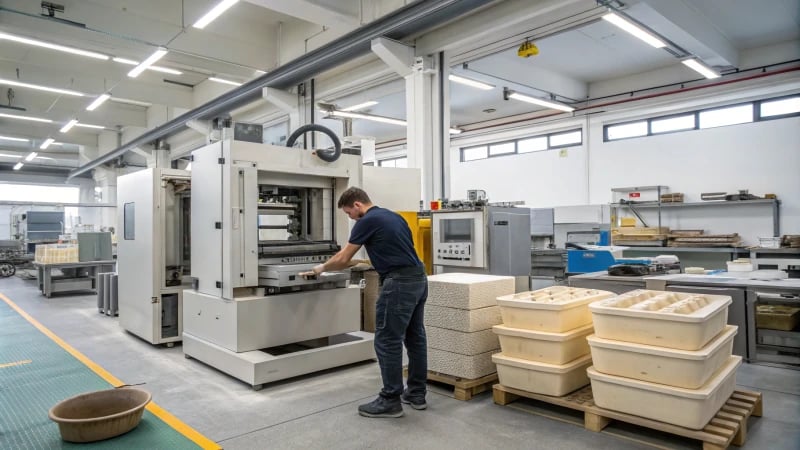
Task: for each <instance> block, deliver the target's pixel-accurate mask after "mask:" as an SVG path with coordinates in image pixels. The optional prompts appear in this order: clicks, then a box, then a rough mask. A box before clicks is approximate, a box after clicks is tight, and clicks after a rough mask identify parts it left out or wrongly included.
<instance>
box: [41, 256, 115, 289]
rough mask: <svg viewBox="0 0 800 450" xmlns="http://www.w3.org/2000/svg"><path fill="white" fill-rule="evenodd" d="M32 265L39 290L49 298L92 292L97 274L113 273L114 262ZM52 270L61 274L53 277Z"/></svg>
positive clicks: (95, 284)
mask: <svg viewBox="0 0 800 450" xmlns="http://www.w3.org/2000/svg"><path fill="white" fill-rule="evenodd" d="M33 265H34V267H36V281H37V283H38V285H39V290H40V291H41V292H42V294H44V295H45V297H48V298H50V297H51V296H52V295H53V293H54V292H68V291H86V290H94V289H95V288H96V286H97V274H98V273H102V272H113V271H114V266H115V265H116V261H114V260H104V261H84V262H68V263H39V262H34V263H33ZM53 269H58V270H60V271H61V273H62V274H61V275H57V276H53Z"/></svg>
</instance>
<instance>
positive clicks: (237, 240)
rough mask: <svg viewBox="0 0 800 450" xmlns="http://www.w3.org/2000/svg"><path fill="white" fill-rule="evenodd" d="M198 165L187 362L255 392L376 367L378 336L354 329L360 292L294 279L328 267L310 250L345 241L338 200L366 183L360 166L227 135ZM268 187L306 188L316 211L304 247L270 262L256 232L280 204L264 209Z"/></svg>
mask: <svg viewBox="0 0 800 450" xmlns="http://www.w3.org/2000/svg"><path fill="white" fill-rule="evenodd" d="M227 132H228V130H227V129H225V130H223V136H226V134H227ZM192 161H193V162H192V205H193V207H192V219H191V221H192V224H191V227H192V233H191V234H192V242H193V243H194V245H193V248H192V264H191V265H192V277H193V278H194V279H195V280H194V283H195V284H194V286H193V287H194V289H191V290H185V291H184V293H183V299H184V304H183V318H184V332H183V351H184V354H185V355H186V356H187V357H191V358H195V359H197V360H199V361H202V362H204V363H206V364H208V365H210V366H213V367H215V368H217V369H218V370H220V371H222V372H225V373H228V374H230V375H232V376H234V377H236V378H239V379H240V380H242V381H245V382H246V383H249V384H251V385H252V386H253V387H254V389H260V387H261V385H262V384H264V383H269V382H272V381H276V380H281V379H285V378H289V377H293V376H297V375H301V374H306V373H311V372H315V371H319V370H323V369H328V368H332V367H337V366H341V365H346V364H351V363H354V362H359V361H365V360H370V359H374V358H375V354H374V349H373V335H372V334H371V333H364V332H361V331H358V330H360V328H361V326H360V325H361V324H360V307H361V306H360V290H359V289H358V287H346V282H344V283H343V282H342V280H339V279H338V278H336V277H334V278H335V279H333V280H331V279H326V278H324V277H323V278H321V279H319V280H312V281H307V280H303V279H302V278H301V277H299V276H297V274H298V273H299V272H301V271H305V270H309V269H310V268H311V267H313V266H314V265H315V264H317V263H318V262H319V261H320V260H323V259H325V256H324V255H320V254H319V253H318V252H317V253H315V252H309V250H308V247H309V246H315V245H316V246H317V247H315V248H320V246H321V248H324V247H325V244H324V242H332V241H333V242H339V243H344V242H347V238H348V234H349V228H350V227H349V222H348V219H347V217H346V216H345V215H344V214H337V211H336V205H335V199H336V198H338V196H339V194H340V193H341V192H342V191H344V190H345V189H346V188H348V187H350V186H358V185H360V182H361V158H360V157H359V156H356V155H347V154H343V155H341V156H340V158H339V159H337V160H336V161H334V162H330V163H329V162H325V161H322V160H321V159H319V158H318V157H316V156H314V155H313V154H312V153H311V152H308V151H303V150H300V149H295V148H287V147H277V146H273V145H267V144H258V143H251V142H241V141H236V140H234V139H231V138H230V137H224V138H223V139H222V140H221V141H218V142H215V143H212V144H209V145H207V146H205V147H203V148H200V149H198V150H195V151H194V152H192ZM264 187H286V188H287V189H288V188H292V189H298V190H301V191H303V192H305V193H308V195H309V196H310V197H309V199H308V201H306V202H305V203H303V204H304V205H311V207H304V208H307V210H306V209H304V210H303V211H302V214H303V217H304V220H306V222H304V223H302V224H301V225H300V229H301V230H302V231H301V233H300V234H302V236H304V237H308V238H309V239H308V241H299V242H286V245H285V246H283V247H285V249H282V246H280V245H279V246H277V248H279V249H281V250H280V251H287V252H288V253H283V254H277V253H274V254H271V255H272V256H271V257H269V258H265V257H264V256H263V253H262V251H263V249H264V242H263V241H260V240H259V232H260V231H261V230H260V229H261V228H272V227H274V226H270V225H260V221H261V218H260V216H261V213H262V211H265V210H269V209H278V208H281V207H284V206H283V205H282V204H266V203H263V202H262V201H260V199H259V197H260V195H261V194H262V191H261V189H262V188H264ZM304 195H305V194H304ZM262 200H263V199H262ZM298 214H299V213H298ZM286 226H289V227H291V226H292V224H291V223H290V224H289V225H285V226H284V227H286ZM294 244H298V245H296V246H294V247H293V245H294ZM293 248H296V249H295V250H292V249H293ZM259 253H262V255H259ZM273 293H274V294H273Z"/></svg>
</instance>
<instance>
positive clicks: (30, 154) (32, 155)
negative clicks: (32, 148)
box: [25, 152, 38, 162]
mask: <svg viewBox="0 0 800 450" xmlns="http://www.w3.org/2000/svg"><path fill="white" fill-rule="evenodd" d="M36 155H38V153H36V152H30V153H28V156H26V157H25V161H28V162H31V161H33V159H34V158H36Z"/></svg>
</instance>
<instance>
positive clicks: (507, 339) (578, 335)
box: [492, 325, 594, 364]
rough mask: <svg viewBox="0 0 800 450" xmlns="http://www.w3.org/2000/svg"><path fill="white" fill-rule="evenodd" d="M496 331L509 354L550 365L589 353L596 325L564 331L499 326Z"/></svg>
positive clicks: (501, 346) (502, 345) (505, 352)
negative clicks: (589, 336)
mask: <svg viewBox="0 0 800 450" xmlns="http://www.w3.org/2000/svg"><path fill="white" fill-rule="evenodd" d="M492 330H493V331H494V333H495V334H496V335H497V336H498V337H499V338H500V348H501V349H502V350H503V355H505V356H510V357H512V358H520V359H525V360H528V361H537V362H543V363H548V364H565V363H568V362H570V361H574V360H575V359H577V358H580V357H581V356H584V355H588V354H589V343H588V342H586V336H588V335H589V334H591V333H592V331H593V330H594V328H593V327H592V326H591V325H586V326H583V327H580V328H576V329H574V330H570V331H567V332H564V333H550V332H547V331H532V330H523V329H520V328H511V327H507V326H505V325H495V326H494V327H492Z"/></svg>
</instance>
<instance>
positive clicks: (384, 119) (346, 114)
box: [320, 110, 461, 134]
mask: <svg viewBox="0 0 800 450" xmlns="http://www.w3.org/2000/svg"><path fill="white" fill-rule="evenodd" d="M320 112H321V113H323V114H328V115H331V116H334V117H348V118H351V119H365V120H371V121H373V122H381V123H388V124H391V125H401V126H404V127H405V126H408V122H406V121H405V120H401V119H394V118H392V117H384V116H374V115H372V114H364V113H357V112H351V111H342V110H333V111H320ZM459 133H461V130H459V129H458V128H450V134H459Z"/></svg>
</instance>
